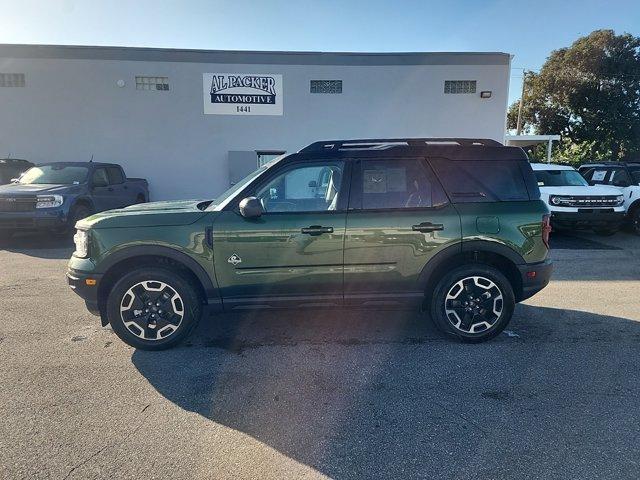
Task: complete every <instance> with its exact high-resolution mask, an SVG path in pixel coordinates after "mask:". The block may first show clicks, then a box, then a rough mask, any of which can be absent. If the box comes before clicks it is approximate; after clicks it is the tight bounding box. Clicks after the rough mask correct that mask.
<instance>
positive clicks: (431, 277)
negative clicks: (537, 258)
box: [419, 240, 526, 305]
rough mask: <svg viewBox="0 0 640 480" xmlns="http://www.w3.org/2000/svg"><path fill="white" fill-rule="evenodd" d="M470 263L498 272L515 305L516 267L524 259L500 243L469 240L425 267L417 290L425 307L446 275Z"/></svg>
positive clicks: (519, 279) (519, 284)
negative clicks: (483, 265)
mask: <svg viewBox="0 0 640 480" xmlns="http://www.w3.org/2000/svg"><path fill="white" fill-rule="evenodd" d="M470 263H481V264H485V265H489V266H492V267H494V268H496V269H497V270H499V271H500V272H501V273H502V274H503V275H504V276H505V277H507V280H509V282H510V283H511V286H512V287H513V293H514V296H515V298H516V301H520V300H521V299H522V297H523V289H522V277H521V275H520V271H519V270H518V267H517V266H518V265H522V264H524V263H526V262H525V260H524V258H522V256H521V255H520V254H519V253H518V252H516V251H515V250H513V249H512V248H509V247H507V246H506V245H503V244H501V243H497V242H489V241H486V240H471V241H468V242H462V243H458V244H456V245H451V246H449V247H447V248H445V249H444V250H442V251H441V252H439V253H438V254H436V256H435V257H433V258H432V259H431V261H429V263H427V265H425V267H424V269H423V270H422V272H421V274H420V278H419V283H420V287H421V289H422V291H424V292H425V305H428V304H429V303H430V302H431V293H432V292H433V290H434V289H435V286H436V284H437V283H438V281H439V280H440V279H441V278H442V276H443V275H444V274H445V273H446V272H448V271H450V270H451V269H453V268H457V267H459V266H462V265H468V264H470Z"/></svg>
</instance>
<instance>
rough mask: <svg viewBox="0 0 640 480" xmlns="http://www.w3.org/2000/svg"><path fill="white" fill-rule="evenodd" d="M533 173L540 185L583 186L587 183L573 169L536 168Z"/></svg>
mask: <svg viewBox="0 0 640 480" xmlns="http://www.w3.org/2000/svg"><path fill="white" fill-rule="evenodd" d="M535 173H536V178H537V179H538V186H540V187H583V186H588V185H589V184H588V183H587V181H586V180H585V179H584V178H583V177H582V175H580V174H579V173H578V172H576V171H575V170H538V171H536V172H535Z"/></svg>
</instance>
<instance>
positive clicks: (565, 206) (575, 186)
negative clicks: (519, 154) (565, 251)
mask: <svg viewBox="0 0 640 480" xmlns="http://www.w3.org/2000/svg"><path fill="white" fill-rule="evenodd" d="M531 167H532V168H533V171H534V172H535V174H536V178H537V179H538V187H539V188H540V198H542V200H543V201H544V202H546V204H547V206H548V207H549V210H551V224H552V226H553V227H554V228H555V229H557V230H562V229H590V230H593V231H594V232H596V233H598V234H600V235H611V234H613V233H615V232H616V231H617V230H618V229H619V228H620V225H621V224H622V222H623V221H624V214H625V210H624V206H623V204H624V198H623V195H622V192H621V191H620V189H618V188H615V187H610V186H605V185H598V186H591V185H589V183H587V181H586V180H585V179H584V178H583V177H582V175H580V173H578V172H577V171H576V170H575V169H574V168H572V167H568V166H566V165H554V164H551V163H532V164H531Z"/></svg>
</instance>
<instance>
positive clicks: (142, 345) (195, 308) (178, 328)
mask: <svg viewBox="0 0 640 480" xmlns="http://www.w3.org/2000/svg"><path fill="white" fill-rule="evenodd" d="M141 282H148V284H147V285H146V286H140V285H139V284H140V283H141ZM161 284H165V285H166V286H167V287H168V288H169V289H170V290H167V289H163V291H161V292H160V293H158V296H159V297H160V298H156V299H152V298H146V299H143V296H144V295H139V296H137V295H133V294H132V293H128V292H130V289H132V288H133V289H134V291H139V292H141V293H142V294H144V293H145V292H146V294H149V295H150V293H151V292H149V291H148V290H146V288H148V287H149V288H150V287H153V288H160V287H161ZM171 291H173V293H176V294H177V295H178V296H179V304H180V305H181V307H182V315H181V318H180V319H179V321H178V317H180V314H177V313H176V312H177V311H178V310H179V308H178V309H176V307H175V305H174V304H173V303H172V302H171V301H169V300H166V299H165V300H164V301H163V300H162V294H163V292H168V296H169V297H171V295H172V292H171ZM131 297H133V300H131ZM172 298H175V297H172ZM147 300H149V301H151V302H152V303H154V302H155V304H154V306H153V307H151V306H150V305H148V303H144V306H143V302H147ZM156 300H157V301H156ZM157 304H160V307H156V305H157ZM121 305H124V306H125V308H126V311H125V312H122V314H121V311H120V308H121ZM138 306H141V307H142V308H141V309H138V308H134V307H138ZM147 306H149V307H150V308H151V309H155V308H160V310H153V311H154V312H156V313H155V314H156V315H158V316H157V317H156V319H157V324H156V323H155V322H156V320H152V321H151V322H152V323H153V325H155V326H153V327H149V325H150V322H149V320H150V317H151V316H153V313H152V312H150V313H149V314H147V313H146V311H145V310H147V309H146V307H147ZM127 307H128V308H127ZM165 307H166V308H165ZM162 308H165V311H164V315H165V316H166V315H167V312H168V315H169V316H172V317H173V320H172V322H168V321H167V320H166V318H164V316H162V315H160V314H163V311H162V310H161V309H162ZM139 311H142V312H143V313H141V314H140V316H139V317H135V316H134V317H131V316H133V315H135V314H136V313H137V312H139ZM201 315H202V300H201V298H200V296H199V295H198V291H197V289H196V287H195V286H194V285H193V284H192V282H191V281H190V280H189V279H188V278H186V277H185V276H183V275H180V274H179V273H176V272H172V271H170V270H168V269H166V268H162V267H153V266H150V267H142V268H139V269H136V270H134V271H132V272H130V273H127V274H126V275H124V276H123V277H122V278H121V279H119V280H118V281H117V282H116V283H115V285H114V286H113V288H112V289H111V292H110V293H109V297H108V298H107V318H108V319H109V323H110V324H111V328H113V331H114V332H115V333H116V335H118V337H120V339H121V340H122V341H123V342H125V343H126V344H128V345H130V346H132V347H134V348H137V349H140V350H165V349H167V348H171V347H173V346H175V345H177V344H178V343H180V342H181V341H182V340H184V339H185V338H187V337H188V336H189V334H190V333H191V332H192V331H193V329H194V328H195V327H196V325H197V324H198V322H199V321H200V317H201ZM125 316H127V317H129V318H128V320H129V321H128V322H127V323H128V324H129V326H127V325H126V324H125V320H124V319H123V317H125ZM161 316H162V318H160V317H161ZM139 324H143V325H147V327H145V328H146V331H145V330H144V329H142V328H141V327H139V326H138V325H139ZM165 327H171V328H169V333H168V334H167V335H166V336H161V331H162V330H163V329H165ZM152 334H155V335H156V338H155V339H153V338H150V335H152ZM143 337H144V338H143Z"/></svg>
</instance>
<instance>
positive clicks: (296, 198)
mask: <svg viewBox="0 0 640 480" xmlns="http://www.w3.org/2000/svg"><path fill="white" fill-rule="evenodd" d="M343 171H344V162H341V161H338V162H326V163H313V164H310V165H308V164H305V165H299V166H295V167H291V168H289V169H287V170H286V171H284V172H282V173H280V174H278V175H276V177H275V178H273V179H271V180H270V181H268V182H267V183H266V184H265V185H263V186H261V187H259V188H258V190H257V192H256V195H255V196H256V197H257V198H258V199H259V200H260V201H261V202H262V205H263V206H264V209H265V212H267V213H269V212H271V213H274V212H320V211H328V210H337V206H338V201H339V196H340V188H341V185H342V177H343V175H342V173H343Z"/></svg>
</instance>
